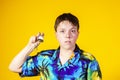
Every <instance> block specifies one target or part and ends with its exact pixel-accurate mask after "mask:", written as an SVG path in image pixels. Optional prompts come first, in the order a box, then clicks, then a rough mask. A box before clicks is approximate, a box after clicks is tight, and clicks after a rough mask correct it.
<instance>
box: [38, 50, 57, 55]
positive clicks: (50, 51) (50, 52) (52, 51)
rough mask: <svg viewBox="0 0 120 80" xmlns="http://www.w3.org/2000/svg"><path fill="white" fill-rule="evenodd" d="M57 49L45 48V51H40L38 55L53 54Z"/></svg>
mask: <svg viewBox="0 0 120 80" xmlns="http://www.w3.org/2000/svg"><path fill="white" fill-rule="evenodd" d="M55 51H56V49H49V50H43V51H40V52H38V54H37V55H43V56H46V55H47V56H52V55H53V53H54V52H55Z"/></svg>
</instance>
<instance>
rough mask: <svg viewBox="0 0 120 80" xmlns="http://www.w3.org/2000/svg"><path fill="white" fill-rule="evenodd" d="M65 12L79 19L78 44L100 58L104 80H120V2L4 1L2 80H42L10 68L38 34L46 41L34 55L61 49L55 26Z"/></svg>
mask: <svg viewBox="0 0 120 80" xmlns="http://www.w3.org/2000/svg"><path fill="white" fill-rule="evenodd" d="M64 12H70V13H72V14H74V15H76V16H77V17H78V18H79V20H80V26H81V28H80V35H79V38H78V40H77V44H78V45H79V46H80V48H81V49H83V50H85V51H88V52H90V53H92V54H93V55H94V56H95V57H96V58H97V60H98V62H99V64H100V67H101V71H102V75H103V80H119V76H120V62H119V59H120V49H119V45H120V38H119V37H120V1H119V0H0V80H39V76H37V77H29V78H28V77H27V78H20V77H19V75H18V74H16V73H13V72H11V71H9V70H8V65H9V63H10V62H11V60H12V59H13V57H14V56H15V55H17V53H18V52H19V51H20V50H21V49H22V48H23V47H24V46H25V45H26V44H27V42H28V40H29V38H30V36H32V35H36V34H37V33H38V32H44V33H45V40H44V43H42V44H41V45H40V46H39V47H38V49H36V50H35V51H34V52H33V53H32V54H31V55H35V53H36V52H37V51H39V50H43V49H44V50H45V49H53V48H57V47H58V45H59V44H58V42H57V41H56V38H55V35H54V28H53V26H54V21H55V19H56V17H57V16H58V15H60V14H62V13H64Z"/></svg>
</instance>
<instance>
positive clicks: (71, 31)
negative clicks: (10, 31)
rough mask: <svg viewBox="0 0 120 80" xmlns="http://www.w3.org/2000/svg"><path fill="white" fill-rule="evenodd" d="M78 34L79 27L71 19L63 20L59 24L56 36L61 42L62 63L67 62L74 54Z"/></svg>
mask: <svg viewBox="0 0 120 80" xmlns="http://www.w3.org/2000/svg"><path fill="white" fill-rule="evenodd" d="M78 35H79V32H78V30H77V27H76V26H74V25H73V24H72V23H70V22H69V21H62V22H61V23H60V24H59V25H58V27H57V32H56V38H57V40H58V42H59V44H60V60H61V63H62V65H63V64H65V63H66V62H67V61H68V59H69V58H70V56H71V55H72V54H73V50H74V49H75V43H76V40H77V38H78Z"/></svg>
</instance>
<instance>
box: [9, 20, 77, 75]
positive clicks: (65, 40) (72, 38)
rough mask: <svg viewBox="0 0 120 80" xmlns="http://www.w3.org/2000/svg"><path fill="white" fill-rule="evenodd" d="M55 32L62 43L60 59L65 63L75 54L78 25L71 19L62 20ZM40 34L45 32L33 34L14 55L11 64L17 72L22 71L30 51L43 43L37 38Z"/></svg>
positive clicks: (10, 67) (12, 69) (11, 68)
mask: <svg viewBox="0 0 120 80" xmlns="http://www.w3.org/2000/svg"><path fill="white" fill-rule="evenodd" d="M55 34H56V38H57V40H58V42H59V44H60V60H61V63H62V65H63V64H64V63H66V61H68V59H69V58H70V56H71V55H72V54H73V50H74V49H75V42H76V40H77V38H78V35H79V32H78V30H77V27H76V26H74V25H72V24H71V23H70V22H69V21H62V22H61V23H60V24H59V25H58V27H57V31H56V32H55ZM40 35H41V36H42V35H43V34H41V33H38V35H36V36H32V37H31V38H30V40H29V42H28V44H27V45H26V46H25V47H24V48H23V49H22V50H21V51H20V52H19V53H18V54H17V55H16V56H15V57H14V59H13V60H12V62H11V63H10V65H9V69H10V70H11V71H13V72H17V73H21V72H22V64H23V63H24V62H25V61H26V59H27V57H28V56H29V55H30V53H31V52H32V51H33V50H34V49H35V48H36V47H37V46H38V45H39V44H40V43H41V42H40V41H39V40H38V39H37V38H38V37H39V36H40Z"/></svg>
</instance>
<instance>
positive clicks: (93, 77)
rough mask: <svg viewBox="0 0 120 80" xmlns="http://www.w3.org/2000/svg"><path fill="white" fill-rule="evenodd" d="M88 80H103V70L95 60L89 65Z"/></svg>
mask: <svg viewBox="0 0 120 80" xmlns="http://www.w3.org/2000/svg"><path fill="white" fill-rule="evenodd" d="M87 80H102V74H101V70H100V67H99V64H98V62H97V61H96V60H95V59H94V60H92V61H91V62H90V63H89V65H88V71H87Z"/></svg>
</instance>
